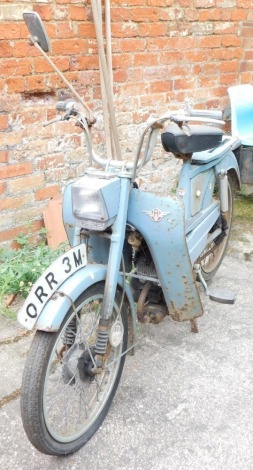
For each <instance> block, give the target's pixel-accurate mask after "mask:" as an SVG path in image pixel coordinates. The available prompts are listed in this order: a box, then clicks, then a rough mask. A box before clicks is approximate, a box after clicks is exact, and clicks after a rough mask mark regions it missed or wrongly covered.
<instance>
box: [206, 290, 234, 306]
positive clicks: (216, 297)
mask: <svg viewBox="0 0 253 470" xmlns="http://www.w3.org/2000/svg"><path fill="white" fill-rule="evenodd" d="M207 295H208V297H209V299H210V300H212V301H213V302H219V303H220V304H234V303H235V299H236V296H235V294H234V292H232V291H230V290H225V289H211V290H209V289H208V290H207Z"/></svg>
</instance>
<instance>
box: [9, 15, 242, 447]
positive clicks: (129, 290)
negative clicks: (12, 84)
mask: <svg viewBox="0 0 253 470" xmlns="http://www.w3.org/2000/svg"><path fill="white" fill-rule="evenodd" d="M24 18H25V21H26V23H27V26H28V28H29V30H30V33H31V37H30V42H31V43H32V44H34V45H35V46H36V47H37V48H38V49H39V50H41V51H42V53H43V55H44V56H45V57H48V56H47V54H46V53H47V52H48V51H49V40H48V38H47V35H46V32H45V29H44V27H43V23H42V22H41V20H40V17H39V16H38V15H37V14H36V13H30V12H28V13H26V14H24ZM75 96H76V98H77V100H78V101H75V100H73V99H68V100H66V101H63V102H59V103H57V108H58V109H59V110H60V111H61V119H62V120H71V119H73V120H74V121H75V122H76V123H77V124H78V125H79V126H80V127H81V128H82V129H83V131H84V134H85V137H86V143H87V150H88V154H89V159H90V167H89V168H87V169H86V171H85V174H84V175H82V176H81V177H80V179H78V180H77V181H75V182H74V183H71V184H69V185H68V186H67V187H66V189H65V191H64V195H63V221H64V225H65V228H66V232H67V235H68V239H69V244H70V247H71V248H70V249H69V251H67V252H66V253H64V254H63V255H62V256H61V257H60V258H58V259H57V260H56V261H55V262H54V263H53V264H52V265H51V266H50V267H49V268H48V269H47V270H46V271H45V273H44V274H43V275H42V276H41V277H40V279H39V280H38V281H37V282H36V284H35V285H34V286H33V288H32V290H31V292H30V294H29V296H28V298H27V299H26V301H25V303H24V306H23V307H22V309H21V311H20V312H19V316H18V318H19V321H20V323H21V324H22V325H23V326H24V327H26V328H28V329H33V328H34V329H35V330H36V333H35V337H34V339H33V342H32V345H31V348H30V351H29V354H28V357H27V361H26V366H25V370H24V375H23V382H22V394H21V411H22V419H23V424H24V428H25V431H26V433H27V435H28V437H29V439H30V441H31V442H32V444H33V445H34V446H35V447H36V448H37V449H39V450H40V451H41V452H44V453H46V454H52V455H64V454H68V453H71V452H74V451H76V450H78V449H79V448H80V447H81V446H83V445H84V444H85V443H86V442H87V441H88V440H89V439H90V438H91V436H92V435H93V434H94V432H95V431H96V430H97V429H98V427H99V426H100V425H101V423H102V421H103V419H104V418H105V416H106V414H107V412H108V409H109V407H110V404H111V402H112V399H113V396H114V394H115V392H116V389H117V387H118V384H119V380H120V376H121V373H122V369H123V365H124V361H125V357H126V353H128V352H129V353H130V352H132V353H133V351H134V345H135V330H136V322H137V320H139V321H140V322H144V323H145V322H149V323H159V322H160V321H162V320H163V319H164V318H165V317H166V316H167V315H170V317H171V318H172V319H173V320H175V321H190V322H191V327H192V330H193V331H196V328H197V325H196V319H197V318H198V317H199V316H201V315H202V314H203V308H202V303H201V300H200V296H199V291H198V287H197V281H200V282H201V283H202V284H203V286H204V288H205V289H206V293H207V294H208V295H209V297H210V298H211V299H212V300H217V301H220V302H227V303H233V302H234V297H233V295H231V294H230V293H227V292H225V293H220V292H218V291H211V290H209V288H208V287H207V284H206V282H207V281H209V280H210V279H211V278H212V277H213V275H214V274H215V272H216V270H217V269H218V267H219V266H220V264H221V262H222V259H223V256H224V253H225V250H226V247H227V244H228V240H229V234H230V230H231V222H232V213H233V197H234V188H235V187H238V186H239V184H240V183H239V171H238V165H237V162H236V158H235V156H234V153H233V152H234V150H235V149H236V148H237V147H238V146H239V144H240V142H239V141H238V139H236V138H233V137H230V136H225V135H223V132H222V130H221V129H220V125H221V124H222V121H221V115H220V113H219V112H217V111H212V112H211V111H201V110H198V111H191V110H189V109H188V111H185V112H180V113H176V112H174V113H170V112H167V113H165V114H164V115H163V116H160V117H153V118H151V119H150V120H149V121H148V122H147V125H146V128H145V130H144V132H143V134H142V136H141V139H140V143H139V147H138V149H137V153H136V157H135V159H134V161H133V162H130V161H119V160H110V161H109V160H106V159H105V158H103V157H102V156H99V155H98V154H97V153H96V152H95V150H94V148H93V145H92V140H91V136H90V128H89V125H91V123H90V122H88V119H87V116H86V113H85V112H84V108H83V107H82V104H81V103H82V100H81V99H79V98H80V97H79V96H78V94H77V93H76V92H75ZM200 122H201V123H202V124H201V125H200V124H199V123H200ZM207 123H209V124H208V125H207ZM160 133H161V140H162V145H163V147H164V150H165V151H166V152H171V153H172V154H174V156H175V157H178V158H181V159H182V170H181V172H180V176H179V180H178V187H177V191H176V194H166V195H165V196H163V197H161V196H157V195H155V194H153V193H150V192H145V191H142V190H141V189H140V188H138V185H137V183H136V176H137V174H139V173H140V171H141V169H142V168H143V167H144V165H146V164H147V163H148V162H149V161H150V159H151V158H152V154H153V150H154V147H155V145H156V143H157V137H158V135H159V134H160ZM92 163H95V164H96V165H95V166H94V165H93V166H92ZM98 165H99V166H100V169H98Z"/></svg>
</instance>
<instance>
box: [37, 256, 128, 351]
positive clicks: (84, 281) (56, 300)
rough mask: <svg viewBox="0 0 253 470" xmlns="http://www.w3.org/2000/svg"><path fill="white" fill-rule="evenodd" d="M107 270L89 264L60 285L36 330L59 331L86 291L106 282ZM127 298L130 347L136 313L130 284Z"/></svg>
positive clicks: (43, 312)
mask: <svg viewBox="0 0 253 470" xmlns="http://www.w3.org/2000/svg"><path fill="white" fill-rule="evenodd" d="M106 273H107V268H106V266H104V265H99V264H87V265H86V266H84V267H83V268H81V269H79V270H78V271H76V272H75V273H74V274H73V275H72V276H70V277H69V278H68V279H66V280H65V281H64V282H63V284H62V285H60V286H59V287H58V289H57V291H56V292H55V293H54V295H53V296H52V297H51V298H50V299H49V300H48V302H47V303H46V304H45V306H44V308H43V310H42V312H41V313H40V315H39V317H38V319H37V321H36V324H35V329H37V330H43V331H47V332H55V331H58V330H59V328H60V325H61V323H62V321H63V319H64V318H65V316H66V314H67V313H68V311H69V309H70V308H71V306H73V305H75V302H76V300H77V299H78V297H79V296H80V295H81V294H82V292H84V291H85V290H86V289H88V288H89V287H91V286H92V285H93V284H96V283H97V282H101V281H105V279H106ZM123 284H124V281H123V277H122V276H121V275H119V277H118V285H119V286H120V287H121V289H123ZM125 296H126V299H127V302H128V307H129V308H128V310H129V314H128V324H129V347H131V346H132V345H133V344H134V342H135V332H136V322H137V320H136V312H135V305H134V300H133V297H132V293H131V290H130V288H129V286H128V284H125Z"/></svg>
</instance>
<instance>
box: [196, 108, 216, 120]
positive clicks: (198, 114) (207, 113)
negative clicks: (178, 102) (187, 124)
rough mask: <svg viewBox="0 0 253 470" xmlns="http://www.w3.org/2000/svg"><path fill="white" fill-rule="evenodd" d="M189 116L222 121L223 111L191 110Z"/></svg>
mask: <svg viewBox="0 0 253 470" xmlns="http://www.w3.org/2000/svg"><path fill="white" fill-rule="evenodd" d="M189 115H190V116H192V117H206V118H211V119H218V120H221V119H222V111H220V110H219V109H217V110H216V109H215V110H208V109H189Z"/></svg>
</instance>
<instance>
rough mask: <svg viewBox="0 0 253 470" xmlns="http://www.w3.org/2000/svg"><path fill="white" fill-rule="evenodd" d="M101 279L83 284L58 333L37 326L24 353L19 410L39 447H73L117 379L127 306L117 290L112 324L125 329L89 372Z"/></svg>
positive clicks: (63, 450)
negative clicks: (85, 286)
mask: <svg viewBox="0 0 253 470" xmlns="http://www.w3.org/2000/svg"><path fill="white" fill-rule="evenodd" d="M103 292H104V283H102V282H101V283H98V284H95V285H93V286H91V287H90V288H89V289H87V290H86V291H85V292H84V293H83V294H81V296H80V297H79V298H78V299H77V301H76V302H75V311H73V309H72V308H71V309H70V310H69V312H68V314H67V315H66V317H65V319H64V321H63V322H62V325H61V327H60V329H59V331H58V332H57V333H47V332H44V331H37V332H36V334H35V337H34V340H33V342H32V345H31V348H30V350H29V353H28V357H27V361H26V365H25V370H24V375H23V381H22V387H21V415H22V420H23V425H24V428H25V431H26V434H27V436H28V438H29V440H30V441H31V443H32V444H33V445H34V446H35V447H36V448H37V449H38V450H39V451H40V452H43V453H45V454H50V455H66V454H69V453H72V452H75V451H77V450H78V449H79V448H80V447H82V446H83V445H84V444H85V443H86V442H87V441H88V440H89V439H90V438H91V437H92V436H93V434H94V433H95V432H96V431H97V429H98V428H99V426H100V425H101V423H102V422H103V420H104V418H105V416H106V414H107V412H108V410H109V407H110V405H111V402H112V399H113V397H114V395H115V392H116V389H117V387H118V384H119V380H120V376H121V373H122V369H123V366H124V361H125V355H122V354H123V353H124V352H125V350H126V348H127V335H128V327H127V325H128V322H127V306H126V305H125V303H123V305H122V308H120V304H121V294H120V293H119V292H117V294H116V297H115V301H114V309H113V315H112V319H111V324H113V323H114V322H115V320H118V321H119V322H120V323H121V325H122V327H123V330H124V334H123V338H122V340H121V342H120V344H119V345H118V346H117V347H113V346H111V345H110V343H109V341H108V347H107V351H106V355H105V361H104V364H103V367H102V370H101V372H100V373H98V374H94V373H93V372H92V371H93V370H94V369H93V366H94V356H95V353H94V347H95V344H96V339H97V328H98V323H99V319H100V311H101V305H102V301H103Z"/></svg>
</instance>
